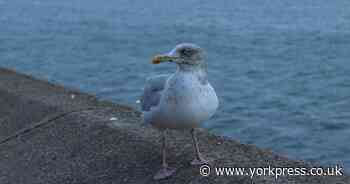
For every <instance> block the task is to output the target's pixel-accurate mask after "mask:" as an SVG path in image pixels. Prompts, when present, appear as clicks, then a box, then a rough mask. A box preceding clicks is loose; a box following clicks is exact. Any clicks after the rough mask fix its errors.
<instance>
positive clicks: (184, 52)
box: [180, 48, 192, 57]
mask: <svg viewBox="0 0 350 184" xmlns="http://www.w3.org/2000/svg"><path fill="white" fill-rule="evenodd" d="M180 54H181V55H182V56H187V57H189V56H191V55H192V51H191V50H190V49H187V48H183V49H181V50H180Z"/></svg>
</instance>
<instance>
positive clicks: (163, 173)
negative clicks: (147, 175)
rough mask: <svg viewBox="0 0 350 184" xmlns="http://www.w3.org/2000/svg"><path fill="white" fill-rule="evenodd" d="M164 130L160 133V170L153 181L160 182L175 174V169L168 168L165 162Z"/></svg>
mask: <svg viewBox="0 0 350 184" xmlns="http://www.w3.org/2000/svg"><path fill="white" fill-rule="evenodd" d="M165 131H166V130H163V131H162V168H161V169H160V170H159V171H158V172H157V173H156V174H155V175H154V176H153V179H155V180H160V179H165V178H168V177H170V176H172V175H173V174H174V173H175V172H176V169H175V168H170V167H169V166H168V163H167V162H166V139H165V136H166V135H165V134H166V132H165Z"/></svg>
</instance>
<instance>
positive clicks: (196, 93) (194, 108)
mask: <svg viewBox="0 0 350 184" xmlns="http://www.w3.org/2000/svg"><path fill="white" fill-rule="evenodd" d="M159 105H160V106H159V113H158V115H159V116H158V117H159V118H157V119H158V120H159V121H157V123H156V124H157V125H158V126H160V125H161V127H165V128H188V127H197V126H199V125H200V124H201V123H202V122H203V121H205V120H207V119H209V118H210V117H211V116H212V115H213V114H214V113H215V111H216V109H217V107H218V98H217V96H216V93H215V90H214V89H213V87H212V86H211V85H210V83H206V84H202V83H201V82H200V81H199V80H198V78H196V76H193V75H183V76H174V77H173V78H172V79H170V80H169V83H168V86H167V88H166V90H165V91H164V93H163V96H162V99H161V103H160V104H159Z"/></svg>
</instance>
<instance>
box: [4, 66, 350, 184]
mask: <svg viewBox="0 0 350 184" xmlns="http://www.w3.org/2000/svg"><path fill="white" fill-rule="evenodd" d="M111 117H115V119H116V120H113V121H111V120H110V118H111ZM169 136H170V137H171V138H172V140H171V141H170V146H169V157H170V158H169V159H170V163H171V164H172V165H174V166H176V167H178V172H177V174H176V175H175V176H174V177H172V178H170V179H167V180H163V181H157V182H156V181H153V180H152V176H153V174H154V172H155V171H156V170H157V169H158V168H159V167H160V158H161V154H160V134H159V132H158V131H157V130H154V129H152V128H150V127H144V126H143V125H141V124H140V113H139V112H137V111H135V110H133V109H132V108H129V107H126V106H121V105H117V104H113V103H110V102H103V101H98V100H97V99H96V98H95V97H93V96H91V95H88V94H84V93H81V92H78V91H76V90H71V89H66V88H64V87H61V86H58V85H53V84H50V83H47V82H45V81H40V80H37V79H33V78H32V77H30V76H26V75H22V74H18V73H16V72H14V71H10V70H6V69H0V183H1V184H12V183H13V184H21V183H25V184H39V183H43V184H44V183H45V184H48V183H50V184H51V183H54V184H56V183H57V184H63V183H87V184H90V183H91V184H99V183H179V184H180V183H181V184H182V183H240V184H241V183H244V184H245V183H247V184H248V183H249V184H251V183H266V184H270V183H290V184H292V183H293V184H295V183H305V184H306V183H308V184H312V183H315V184H316V183H325V184H326V183H327V184H331V183H334V184H335V183H339V184H341V183H350V178H349V177H348V176H341V177H336V176H328V177H320V176H317V177H316V176H314V177H311V176H289V177H285V176H284V177H280V178H279V179H278V180H275V178H274V177H272V176H256V177H254V178H253V179H250V177H247V176H231V177H227V176H226V177H223V176H221V177H218V176H209V177H202V176H200V175H199V168H198V167H193V166H189V164H188V163H189V162H190V161H191V160H192V155H193V154H192V147H191V144H190V143H191V140H190V134H189V133H188V132H177V131H170V132H169ZM198 136H199V140H200V144H201V147H202V150H203V153H206V154H207V156H209V157H211V158H214V159H215V160H216V161H215V163H214V166H218V167H223V166H227V167H267V166H268V165H270V166H273V167H308V168H309V167H311V164H308V163H305V162H303V161H293V160H289V159H287V158H284V157H281V156H278V155H276V154H274V153H272V152H271V151H268V150H262V149H259V148H257V147H256V146H254V145H244V144H240V143H238V142H236V141H234V140H230V139H227V138H223V137H218V136H214V135H211V134H208V133H207V132H206V131H205V130H202V131H201V132H200V133H199V134H198Z"/></svg>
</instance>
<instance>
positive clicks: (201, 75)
mask: <svg viewBox="0 0 350 184" xmlns="http://www.w3.org/2000/svg"><path fill="white" fill-rule="evenodd" d="M164 62H171V63H175V64H176V65H177V70H176V72H175V73H173V74H170V75H156V76H152V77H150V78H148V79H147V80H146V84H145V87H144V91H143V95H142V98H141V99H142V100H141V109H142V114H143V121H144V123H145V124H151V125H152V126H153V127H155V128H157V129H159V130H160V131H161V132H162V168H161V169H160V170H159V171H158V172H157V173H156V174H155V175H154V177H153V178H154V179H155V180H159V179H164V178H168V177H170V176H172V175H173V174H174V173H175V172H176V169H175V168H172V167H169V166H168V163H167V160H166V130H168V129H175V130H190V132H191V136H192V140H193V145H194V150H195V158H194V160H193V161H192V162H191V165H202V164H208V162H209V161H208V160H207V159H206V158H204V157H203V155H202V154H201V152H200V150H199V145H198V140H197V137H196V134H195V128H198V127H200V125H201V124H202V123H203V122H204V121H205V120H208V119H209V118H210V117H212V116H213V115H214V113H215V111H216V109H217V108H218V105H219V101H218V97H217V96H216V93H215V90H214V88H213V87H212V86H211V85H210V83H209V82H208V79H207V64H206V61H205V52H204V51H203V49H202V48H200V47H199V46H197V45H195V44H192V43H182V44H178V45H177V46H176V47H175V48H174V49H172V50H171V51H170V52H169V53H167V54H162V55H157V56H155V57H154V58H153V60H152V63H153V64H159V63H164Z"/></svg>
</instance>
